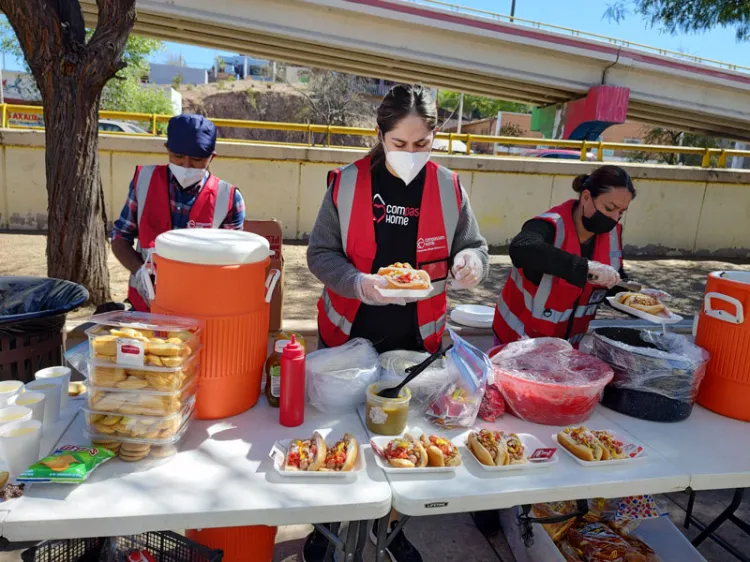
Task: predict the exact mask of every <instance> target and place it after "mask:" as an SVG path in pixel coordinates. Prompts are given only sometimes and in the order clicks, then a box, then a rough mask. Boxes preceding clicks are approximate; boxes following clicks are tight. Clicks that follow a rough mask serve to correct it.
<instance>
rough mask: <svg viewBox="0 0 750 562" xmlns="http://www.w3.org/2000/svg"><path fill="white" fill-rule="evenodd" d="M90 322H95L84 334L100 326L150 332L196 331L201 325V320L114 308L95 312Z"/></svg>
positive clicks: (93, 332)
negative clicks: (109, 310) (103, 311)
mask: <svg viewBox="0 0 750 562" xmlns="http://www.w3.org/2000/svg"><path fill="white" fill-rule="evenodd" d="M91 322H93V323H94V324H97V325H96V326H93V327H91V328H89V329H88V330H86V334H87V335H89V336H91V335H103V334H96V333H95V332H96V331H97V329H98V330H101V328H100V326H111V327H113V328H133V329H134V330H151V331H152V332H180V331H182V330H188V331H196V330H198V329H200V328H202V327H203V321H202V320H196V319H195V318H183V317H180V316H166V315H164V314H150V313H147V312H125V311H123V310H114V311H112V312H105V313H103V314H95V315H94V316H92V317H91Z"/></svg>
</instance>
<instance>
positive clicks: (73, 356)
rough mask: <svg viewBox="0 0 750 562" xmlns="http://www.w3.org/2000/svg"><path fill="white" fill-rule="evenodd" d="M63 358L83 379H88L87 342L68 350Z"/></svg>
mask: <svg viewBox="0 0 750 562" xmlns="http://www.w3.org/2000/svg"><path fill="white" fill-rule="evenodd" d="M63 357H65V361H67V362H68V365H70V366H71V367H72V368H73V369H75V370H76V371H78V372H79V373H81V374H82V375H83V376H84V378H89V365H88V360H89V340H86V341H85V342H82V343H79V344H78V345H77V346H75V347H72V348H70V349H69V350H68V351H66V352H65V354H64V355H63Z"/></svg>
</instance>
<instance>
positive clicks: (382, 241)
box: [351, 164, 427, 353]
mask: <svg viewBox="0 0 750 562" xmlns="http://www.w3.org/2000/svg"><path fill="white" fill-rule="evenodd" d="M426 175H427V172H426V169H423V170H422V171H421V172H420V173H419V175H418V176H417V177H416V178H414V180H412V182H411V183H410V184H409V185H408V186H407V185H406V184H404V182H403V181H402V180H401V178H399V177H397V176H394V175H393V174H391V173H390V172H389V171H388V169H387V168H386V166H385V164H381V165H379V166H378V167H376V168H375V170H373V172H372V198H373V203H372V204H373V209H372V211H373V217H374V220H375V242H376V243H377V253H376V254H375V261H374V262H373V264H372V271H371V273H377V272H378V269H380V268H381V267H388V266H389V265H391V264H393V263H396V262H408V263H410V264H411V265H412V267H417V263H416V260H417V237H418V230H419V210H420V207H421V205H422V192H423V191H424V183H425V177H426ZM351 336H352V337H353V338H366V339H368V340H370V341H371V342H372V343H373V344H374V345H375V348H376V349H377V350H378V352H379V353H384V352H386V351H391V350H394V349H410V350H423V349H424V344H423V342H422V338H421V337H420V335H419V326H418V322H417V305H416V303H411V304H407V305H406V306H396V305H389V306H367V305H365V304H363V305H362V306H361V307H360V308H359V312H358V313H357V317H356V318H355V320H354V324H353V325H352V334H351Z"/></svg>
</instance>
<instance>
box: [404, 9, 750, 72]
mask: <svg viewBox="0 0 750 562" xmlns="http://www.w3.org/2000/svg"><path fill="white" fill-rule="evenodd" d="M401 1H402V2H405V3H409V4H421V5H423V6H431V7H435V8H440V9H443V10H446V11H450V12H456V13H460V14H464V15H467V16H474V17H479V18H484V19H492V20H496V21H501V22H505V23H513V24H518V25H523V26H525V27H533V28H535V29H541V30H546V31H552V32H554V33H562V34H565V35H572V36H574V37H581V38H583V39H593V40H595V41H602V42H605V43H609V44H610V45H616V46H618V47H625V48H628V49H636V50H640V51H646V52H649V53H654V54H657V55H661V56H665V57H672V58H678V59H681V60H685V61H688V62H693V63H696V64H705V65H708V66H715V67H718V68H723V69H726V70H732V71H735V72H747V73H750V67H748V66H743V65H741V64H734V63H730V62H724V61H720V60H715V59H709V58H705V57H699V56H697V55H691V54H689V53H681V52H680V51H672V50H670V49H662V48H661V47H653V46H651V45H644V44H643V43H637V42H634V41H627V40H625V39H617V38H616V37H608V36H606V35H599V34H597V33H589V32H588V31H580V30H578V29H572V28H570V27H563V26H561V25H554V24H550V23H544V22H540V21H534V20H527V19H523V18H518V17H516V16H513V17H511V16H508V15H504V14H498V13H495V12H489V11H487V10H480V9H477V8H469V7H467V6H460V5H457V4H451V3H448V2H442V1H441V0H401Z"/></svg>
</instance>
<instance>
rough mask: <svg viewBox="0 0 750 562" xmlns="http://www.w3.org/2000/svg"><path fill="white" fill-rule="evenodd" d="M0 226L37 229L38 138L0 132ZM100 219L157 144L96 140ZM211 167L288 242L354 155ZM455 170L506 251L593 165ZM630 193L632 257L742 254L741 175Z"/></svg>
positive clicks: (246, 155) (473, 161)
mask: <svg viewBox="0 0 750 562" xmlns="http://www.w3.org/2000/svg"><path fill="white" fill-rule="evenodd" d="M0 136H1V138H0V142H1V143H2V144H0V148H2V153H1V155H0V156H1V157H0V170H1V173H0V228H2V229H12V230H30V231H39V230H44V229H45V228H46V223H47V193H46V187H45V174H44V134H43V133H40V132H33V131H24V132H17V131H2V132H0ZM100 152H101V159H100V163H101V175H102V183H103V185H104V195H105V201H106V209H107V216H108V217H110V220H112V218H113V217H116V216H117V215H118V214H119V212H120V210H121V208H122V205H123V203H124V201H125V196H126V193H127V189H128V184H129V181H130V179H131V178H132V175H133V171H134V168H135V166H136V165H138V164H159V163H165V162H166V158H165V157H166V154H165V152H164V139H153V140H152V139H135V138H123V137H117V136H106V135H104V136H102V137H101V140H100ZM218 153H219V157H218V158H217V159H216V160H215V161H214V163H213V164H212V166H211V169H212V171H213V172H214V173H216V174H217V175H219V176H220V177H222V178H223V179H225V180H227V181H230V182H232V183H235V184H237V185H238V186H239V187H240V188H241V190H242V193H243V195H244V196H245V201H246V203H247V209H248V217H251V218H276V219H279V220H281V221H282V223H283V226H284V235H285V237H287V238H305V236H306V235H307V234H308V233H309V232H310V230H311V229H312V226H313V223H314V221H315V217H316V214H317V211H318V207H319V205H320V201H321V199H322V198H323V194H324V193H325V189H326V173H327V172H328V170H330V169H331V168H333V167H336V166H338V165H340V164H343V163H348V162H352V161H354V160H356V159H357V158H359V157H361V156H362V154H363V153H362V152H360V151H356V150H328V149H321V148H294V147H279V146H261V145H257V146H252V145H241V144H230V143H221V144H220V145H219V147H218ZM436 160H437V161H439V162H440V163H442V164H444V165H446V166H448V167H449V168H452V169H454V170H456V171H457V172H459V174H460V176H461V181H462V183H463V185H464V188H465V189H466V191H467V192H468V193H469V196H470V198H471V202H472V205H473V207H474V211H475V213H476V215H477V219H478V220H479V223H480V226H481V229H482V232H483V234H484V235H485V236H486V237H487V239H488V240H489V242H490V243H491V244H493V245H500V246H502V245H506V244H507V243H508V242H509V241H510V240H511V239H512V238H513V236H514V235H515V234H516V233H517V232H518V231H519V230H520V228H521V225H522V224H523V223H524V221H526V220H527V219H529V218H531V217H533V216H535V215H536V214H538V213H540V212H543V211H546V210H547V209H548V208H549V207H550V206H552V205H554V204H557V203H559V202H562V201H564V200H565V199H567V198H568V197H571V196H572V195H573V192H572V191H571V188H570V185H571V181H572V180H573V178H574V177H575V176H576V175H577V174H580V173H586V172H588V171H590V170H592V169H594V168H596V167H597V165H598V164H596V163H585V162H576V161H559V160H546V161H545V160H526V159H521V158H508V157H504V158H493V157H491V156H488V157H464V156H436ZM626 168H627V169H628V171H629V172H630V173H631V175H632V176H633V178H634V180H635V184H636V187H637V188H638V190H639V196H638V198H637V199H636V200H635V202H634V203H633V205H632V206H631V210H630V212H629V213H628V215H627V217H626V218H625V243H626V246H627V250H628V251H629V252H630V253H631V255H632V254H643V255H675V256H677V255H704V256H705V255H715V256H717V257H719V256H721V257H750V186H748V182H750V172H747V171H741V170H732V171H728V170H727V171H725V170H703V169H700V168H679V167H672V168H669V167H661V166H650V165H628V166H626Z"/></svg>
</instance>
